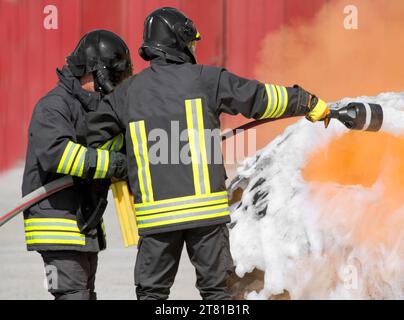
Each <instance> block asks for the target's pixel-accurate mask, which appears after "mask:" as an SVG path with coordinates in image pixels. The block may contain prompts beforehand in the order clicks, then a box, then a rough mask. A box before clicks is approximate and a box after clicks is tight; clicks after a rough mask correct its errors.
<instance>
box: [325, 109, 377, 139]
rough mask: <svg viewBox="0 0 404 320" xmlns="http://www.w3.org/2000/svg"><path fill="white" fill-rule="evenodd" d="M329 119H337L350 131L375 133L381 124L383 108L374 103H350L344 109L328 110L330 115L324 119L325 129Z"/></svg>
mask: <svg viewBox="0 0 404 320" xmlns="http://www.w3.org/2000/svg"><path fill="white" fill-rule="evenodd" d="M331 119H338V120H339V121H340V122H341V123H343V124H344V125H345V126H346V127H347V128H348V129H351V130H362V131H373V132H377V131H379V130H380V128H381V127H382V124H383V108H382V106H381V105H379V104H374V103H362V102H351V103H349V104H348V105H346V106H344V107H341V108H338V109H330V113H329V114H328V116H327V117H326V118H325V119H324V125H325V127H326V128H327V127H328V125H329V123H330V121H331Z"/></svg>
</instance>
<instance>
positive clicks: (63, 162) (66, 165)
mask: <svg viewBox="0 0 404 320" xmlns="http://www.w3.org/2000/svg"><path fill="white" fill-rule="evenodd" d="M79 148H80V145H79V144H76V143H73V142H71V141H69V142H68V143H67V145H66V148H65V150H64V151H63V155H62V158H61V159H60V162H59V165H58V168H57V169H56V172H58V173H64V174H68V173H69V171H70V167H71V165H72V162H73V160H74V158H75V157H76V154H77V151H78V150H79Z"/></svg>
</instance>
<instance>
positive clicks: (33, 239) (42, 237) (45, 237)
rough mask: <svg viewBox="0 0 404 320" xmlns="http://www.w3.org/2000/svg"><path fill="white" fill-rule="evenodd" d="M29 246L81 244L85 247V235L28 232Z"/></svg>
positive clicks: (26, 237)
mask: <svg viewBox="0 0 404 320" xmlns="http://www.w3.org/2000/svg"><path fill="white" fill-rule="evenodd" d="M25 239H26V242H27V244H41V243H42V244H44V243H49V244H79V245H85V244H86V241H85V235H84V234H81V233H77V232H50V231H43V232H41V231H38V232H26V233H25Z"/></svg>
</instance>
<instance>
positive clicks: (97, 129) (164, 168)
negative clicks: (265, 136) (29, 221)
mask: <svg viewBox="0 0 404 320" xmlns="http://www.w3.org/2000/svg"><path fill="white" fill-rule="evenodd" d="M304 93H306V92H305V91H304V90H302V89H300V88H298V87H293V88H289V87H283V86H275V85H270V84H263V83H260V82H258V81H255V80H247V79H244V78H240V77H238V76H236V75H234V74H232V73H230V72H228V71H226V70H225V69H223V68H217V67H209V66H203V65H198V64H191V63H188V62H185V63H184V62H179V61H178V62H173V61H167V60H166V59H164V58H163V57H159V58H156V59H154V60H152V63H151V66H150V67H149V68H147V69H145V70H144V71H142V72H141V73H140V74H138V75H136V76H133V77H131V78H129V79H128V80H126V81H125V82H123V83H122V84H121V85H120V86H118V87H117V88H116V89H115V91H114V92H113V93H112V94H111V95H109V96H107V97H106V98H105V99H104V100H103V101H102V102H101V103H100V105H99V107H98V109H97V111H94V112H89V113H88V114H87V116H88V129H89V133H88V136H87V138H88V142H89V145H91V146H93V147H97V146H99V145H100V144H101V143H103V142H104V141H105V140H108V139H111V138H112V137H114V136H116V135H117V134H119V133H124V134H125V140H126V150H127V157H128V171H129V183H130V187H131V190H132V192H133V194H134V199H135V208H136V220H137V224H138V228H139V233H140V235H146V234H155V233H161V232H167V231H174V230H181V229H188V228H194V227H201V226H207V225H215V224H221V223H227V222H229V220H230V217H229V208H228V199H227V192H226V188H225V169H224V166H223V163H222V161H217V159H219V160H220V159H221V158H222V156H221V153H220V131H219V128H220V121H219V116H220V114H221V113H222V112H224V113H228V114H231V115H236V114H238V113H241V114H243V115H244V116H245V117H247V118H255V119H264V118H286V117H291V116H301V115H304V114H305V113H306V112H307V101H305V102H304V101H303V100H304V99H303V98H304V97H306V98H307V97H308V96H307V93H306V94H304ZM302 97H303V98H302ZM306 100H307V99H306ZM164 132H165V133H166V136H168V139H166V138H165V136H164ZM177 132H179V135H178V134H177Z"/></svg>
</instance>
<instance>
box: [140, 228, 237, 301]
mask: <svg viewBox="0 0 404 320" xmlns="http://www.w3.org/2000/svg"><path fill="white" fill-rule="evenodd" d="M184 243H185V245H186V249H187V252H188V256H189V258H190V260H191V263H192V264H193V266H194V267H195V271H196V277H197V280H196V287H197V289H198V290H199V292H200V295H201V297H202V299H204V300H228V299H230V298H231V297H230V293H229V292H228V289H227V280H228V278H229V276H230V275H231V273H232V272H233V270H234V268H233V260H232V257H231V254H230V246H229V230H228V228H227V226H226V225H225V224H221V225H215V226H208V227H200V228H193V229H186V230H180V231H173V232H165V233H160V234H154V235H147V236H143V237H141V238H140V240H139V244H138V253H137V258H136V266H135V285H136V295H137V298H138V299H139V300H162V299H167V298H168V296H169V294H170V288H171V286H172V285H173V283H174V279H175V276H176V273H177V271H178V266H179V262H180V257H181V253H182V249H183V246H184Z"/></svg>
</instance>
